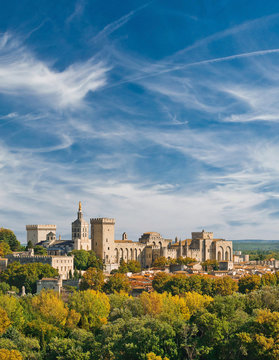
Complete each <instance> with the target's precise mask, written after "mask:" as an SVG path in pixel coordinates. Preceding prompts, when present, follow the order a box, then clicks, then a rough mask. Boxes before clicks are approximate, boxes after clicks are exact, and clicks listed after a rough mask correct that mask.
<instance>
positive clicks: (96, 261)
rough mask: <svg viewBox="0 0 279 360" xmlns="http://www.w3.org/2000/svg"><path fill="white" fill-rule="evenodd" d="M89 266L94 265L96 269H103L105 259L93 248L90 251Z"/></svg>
mask: <svg viewBox="0 0 279 360" xmlns="http://www.w3.org/2000/svg"><path fill="white" fill-rule="evenodd" d="M87 267H88V268H89V267H94V268H96V269H100V270H102V269H103V261H102V260H101V259H100V258H99V257H98V256H97V255H96V254H95V252H94V251H93V250H90V251H88V261H87Z"/></svg>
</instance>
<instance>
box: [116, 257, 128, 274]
mask: <svg viewBox="0 0 279 360" xmlns="http://www.w3.org/2000/svg"><path fill="white" fill-rule="evenodd" d="M128 271H129V269H128V266H127V263H126V262H125V261H124V260H123V259H121V260H120V266H119V268H118V272H119V273H122V274H126V273H127V272H128Z"/></svg>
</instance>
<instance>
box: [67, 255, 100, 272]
mask: <svg viewBox="0 0 279 360" xmlns="http://www.w3.org/2000/svg"><path fill="white" fill-rule="evenodd" d="M70 254H71V255H74V267H75V269H76V270H87V269H88V268H89V267H95V268H96V269H102V268H103V262H102V260H100V259H99V258H98V257H97V256H96V254H95V252H94V251H93V250H90V251H86V250H73V251H72V252H71V253H70Z"/></svg>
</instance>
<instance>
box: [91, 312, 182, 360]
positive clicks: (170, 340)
mask: <svg viewBox="0 0 279 360" xmlns="http://www.w3.org/2000/svg"><path fill="white" fill-rule="evenodd" d="M96 340H97V342H98V343H99V344H101V345H100V346H99V347H95V349H94V351H93V358H96V359H112V358H114V359H121V360H146V358H147V354H149V353H150V352H153V353H155V354H157V356H161V357H162V358H163V357H168V358H169V359H173V360H175V359H179V357H178V347H177V343H176V342H177V339H176V333H175V330H174V328H173V327H172V326H171V325H170V324H168V323H166V322H164V321H160V320H159V319H152V318H150V317H143V318H131V319H126V320H125V319H118V320H116V321H114V322H112V323H109V324H107V325H105V326H103V328H102V331H101V332H100V333H99V334H98V335H97V337H96Z"/></svg>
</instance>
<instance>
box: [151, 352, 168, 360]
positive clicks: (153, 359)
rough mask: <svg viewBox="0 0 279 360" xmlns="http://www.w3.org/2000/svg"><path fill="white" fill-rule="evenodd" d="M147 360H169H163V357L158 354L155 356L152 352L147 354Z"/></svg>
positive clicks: (166, 359)
mask: <svg viewBox="0 0 279 360" xmlns="http://www.w3.org/2000/svg"><path fill="white" fill-rule="evenodd" d="M146 360H169V359H168V358H167V357H164V358H163V359H162V357H161V356H157V355H156V354H154V352H150V353H148V354H146Z"/></svg>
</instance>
